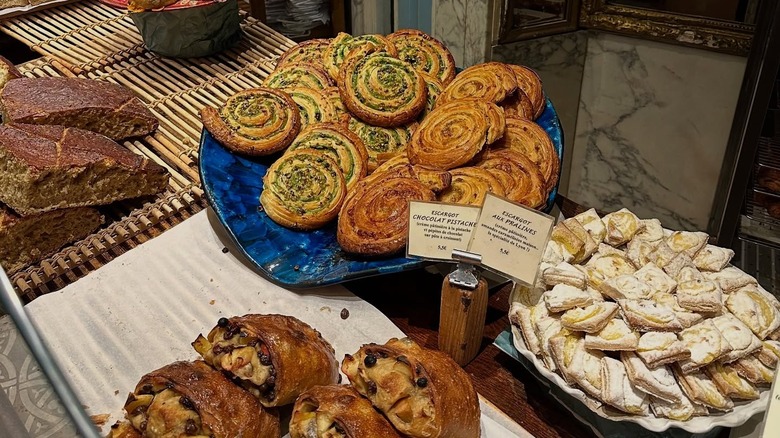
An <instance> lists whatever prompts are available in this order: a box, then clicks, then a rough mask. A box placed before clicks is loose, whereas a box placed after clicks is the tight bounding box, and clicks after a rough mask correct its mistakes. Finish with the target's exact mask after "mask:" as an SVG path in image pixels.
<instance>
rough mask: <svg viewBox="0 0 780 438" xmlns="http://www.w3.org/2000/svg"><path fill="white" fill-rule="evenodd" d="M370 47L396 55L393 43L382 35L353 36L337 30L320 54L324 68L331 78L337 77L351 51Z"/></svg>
mask: <svg viewBox="0 0 780 438" xmlns="http://www.w3.org/2000/svg"><path fill="white" fill-rule="evenodd" d="M366 46H367V47H371V48H376V49H379V50H384V51H386V52H387V53H389V54H390V56H398V51H397V50H396V48H395V45H393V43H391V42H390V41H389V40H388V39H387V38H385V37H383V36H382V35H360V36H356V37H353V36H352V35H350V34H348V33H344V32H339V34H338V35H336V38H333V40H332V41H331V43H330V44H329V45H328V48H327V49H325V53H324V54H323V55H322V59H323V63H324V65H325V70H327V71H328V73H329V74H330V76H331V77H332V78H333V79H336V78H338V75H339V70H340V69H341V65H342V64H343V63H344V62H345V61H346V60H347V59H349V58H350V56H351V55H352V52H354V51H355V50H356V49H358V48H360V47H366Z"/></svg>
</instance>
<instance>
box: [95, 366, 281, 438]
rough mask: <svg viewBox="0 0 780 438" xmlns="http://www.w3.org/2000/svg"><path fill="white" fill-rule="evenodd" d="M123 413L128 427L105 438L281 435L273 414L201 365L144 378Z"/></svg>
mask: <svg viewBox="0 0 780 438" xmlns="http://www.w3.org/2000/svg"><path fill="white" fill-rule="evenodd" d="M124 409H125V412H126V414H125V418H126V419H127V421H126V422H120V423H118V424H116V425H114V426H112V431H111V433H110V434H109V435H108V436H109V437H113V438H121V437H142V436H143V437H178V436H197V437H214V438H233V437H238V436H246V437H249V436H252V437H261V438H276V437H278V436H280V435H281V431H280V429H279V417H278V414H277V413H276V412H275V411H267V410H265V409H264V408H263V407H262V406H261V405H260V403H258V401H257V399H255V398H254V397H252V396H251V395H250V394H249V393H247V392H246V391H244V390H243V389H241V388H239V387H238V386H236V385H234V384H233V383H232V382H230V380H228V379H227V378H226V377H225V376H223V375H222V373H220V372H219V371H217V370H215V369H213V368H211V367H210V366H208V365H207V364H206V363H205V362H203V361H195V362H175V363H172V364H170V365H166V366H164V367H162V368H160V369H158V370H156V371H152V372H151V373H149V374H147V375H145V376H143V377H142V378H141V380H140V381H139V382H138V385H136V387H135V390H134V391H133V392H132V393H130V395H129V396H128V397H127V401H126V402H125V407H124Z"/></svg>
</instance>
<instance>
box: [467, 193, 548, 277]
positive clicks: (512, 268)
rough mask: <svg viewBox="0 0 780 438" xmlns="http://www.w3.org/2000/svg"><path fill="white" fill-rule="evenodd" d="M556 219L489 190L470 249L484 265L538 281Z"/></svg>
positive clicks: (509, 274)
mask: <svg viewBox="0 0 780 438" xmlns="http://www.w3.org/2000/svg"><path fill="white" fill-rule="evenodd" d="M554 223H555V219H553V217H552V216H548V215H546V214H544V213H541V212H538V211H536V210H532V209H530V208H527V207H524V206H522V205H518V204H515V203H513V202H510V201H507V200H505V199H503V198H499V197H498V196H495V195H492V194H490V193H488V195H487V197H486V198H485V204H484V205H483V206H482V214H481V215H480V216H479V220H478V222H477V225H476V228H475V229H474V233H473V235H472V236H471V244H470V245H469V251H470V252H473V253H477V254H481V255H482V265H483V266H485V267H487V268H490V269H492V270H494V271H497V272H499V273H501V274H504V275H507V276H509V277H512V278H514V279H515V280H518V281H520V282H523V283H525V284H534V283H535V282H536V274H537V272H538V271H539V264H540V263H541V261H542V255H543V254H544V248H545V246H546V245H547V240H548V239H549V238H550V232H551V231H552V227H553V224H554Z"/></svg>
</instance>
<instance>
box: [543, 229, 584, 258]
mask: <svg viewBox="0 0 780 438" xmlns="http://www.w3.org/2000/svg"><path fill="white" fill-rule="evenodd" d="M550 242H553V243H555V244H556V245H557V246H556V248H559V249H560V254H561V257H562V258H563V261H565V262H572V261H574V258H575V257H576V256H577V254H580V253H582V251H583V247H584V246H585V242H583V241H582V240H581V239H580V238H579V237H577V235H576V234H574V233H573V232H572V231H571V230H570V229H569V227H567V226H566V225H565V224H564V223H563V222H558V223H557V224H555V226H553V229H552V233H551V234H550Z"/></svg>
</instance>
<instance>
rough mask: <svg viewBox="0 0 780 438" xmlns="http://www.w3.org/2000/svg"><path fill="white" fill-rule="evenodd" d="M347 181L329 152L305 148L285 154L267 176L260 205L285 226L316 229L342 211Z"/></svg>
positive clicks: (275, 220)
mask: <svg viewBox="0 0 780 438" xmlns="http://www.w3.org/2000/svg"><path fill="white" fill-rule="evenodd" d="M346 195H347V183H346V181H345V179H344V174H343V173H342V171H341V167H340V165H339V163H337V162H336V161H334V160H333V158H331V157H330V156H329V154H326V153H322V152H320V151H317V150H316V149H310V148H302V149H297V150H294V151H290V152H287V153H285V154H284V155H283V156H282V157H281V158H279V159H278V160H276V162H274V164H272V165H271V167H269V168H268V172H266V174H265V176H264V177H263V191H262V193H261V194H260V204H262V206H263V210H264V211H265V213H266V214H268V217H270V218H271V220H273V221H274V222H276V223H278V224H279V225H282V226H283V227H287V228H292V229H295V230H314V229H317V228H321V227H322V226H324V225H325V224H327V223H328V222H330V221H332V220H333V219H335V218H336V216H338V214H339V210H340V208H341V205H342V203H343V202H344V198H345V197H346Z"/></svg>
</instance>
